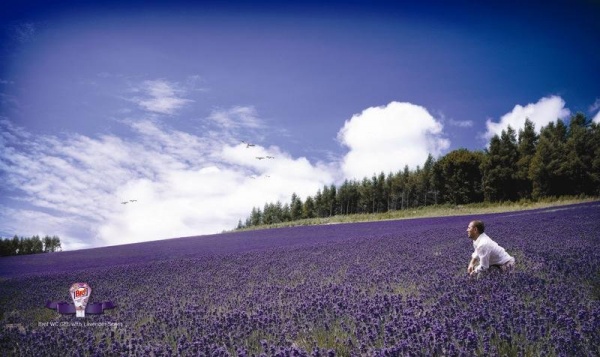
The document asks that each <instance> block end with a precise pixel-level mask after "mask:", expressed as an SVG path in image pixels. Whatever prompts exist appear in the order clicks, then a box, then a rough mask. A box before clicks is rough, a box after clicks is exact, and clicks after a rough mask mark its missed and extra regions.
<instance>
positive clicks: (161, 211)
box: [0, 1, 600, 249]
mask: <svg viewBox="0 0 600 357" xmlns="http://www.w3.org/2000/svg"><path fill="white" fill-rule="evenodd" d="M448 3H449V2H391V1H389V2H387V1H345V2H344V1H332V2H312V1H311V2H292V3H283V2H276V1H272V2H267V1H257V2H251V3H249V2H242V1H229V2H217V1H214V2H202V1H200V2H197V3H193V2H182V1H172V2H168V4H167V3H166V2H164V3H162V2H158V1H154V2H152V1H151V2H141V1H140V2H135V1H134V2H131V1H129V2H128V1H118V2H117V1H114V2H112V1H102V2H99V1H98V2H94V1H85V2H84V1H79V2H76V1H70V2H69V1H67V2H63V3H62V4H61V5H54V4H52V5H48V4H47V3H46V2H39V3H37V2H31V1H25V2H23V1H21V2H16V1H15V2H13V1H8V2H3V3H2V5H0V20H1V21H0V23H1V24H2V25H0V126H1V134H0V135H1V136H0V138H1V141H0V145H2V148H1V149H2V152H1V153H0V175H1V179H2V181H3V184H2V186H1V187H0V236H3V237H9V236H12V235H14V234H18V235H22V236H31V235H34V234H40V235H45V234H49V235H58V236H60V237H61V240H62V241H63V246H64V247H65V248H66V249H79V248H86V247H95V246H105V245H114V244H124V243H131V242H139V241H146V240H156V239H165V238H173V237H179V236H189V235H199V234H209V233H216V232H220V231H222V230H227V229H232V228H233V227H235V225H236V224H237V221H238V220H239V219H245V218H246V217H247V216H248V214H249V212H250V210H251V209H252V207H261V208H262V207H263V206H264V204H265V203H266V202H275V201H277V200H280V201H282V202H289V199H290V197H291V194H292V193H294V192H295V193H297V194H299V195H300V196H301V197H306V196H307V195H314V193H316V191H317V190H318V189H319V188H322V187H323V185H330V184H332V183H333V184H340V183H341V182H343V180H344V179H346V178H349V179H351V178H359V179H362V178H363V177H364V176H371V175H372V174H373V173H379V172H382V171H383V172H386V173H388V172H396V171H398V170H401V169H403V168H404V166H405V165H408V166H409V167H410V168H412V169H414V168H416V166H417V165H422V164H423V163H424V161H425V159H426V157H427V155H428V153H431V154H433V155H434V156H435V157H439V156H442V155H444V154H446V153H448V152H449V151H451V150H454V149H458V148H461V147H465V148H468V149H470V150H481V149H484V148H485V146H486V144H487V142H488V140H489V138H490V137H491V136H492V135H494V134H496V133H499V132H500V131H501V130H503V129H505V128H506V127H507V126H508V125H509V124H510V125H512V126H513V127H514V128H520V127H521V126H522V124H523V122H524V120H525V118H527V117H529V118H530V119H531V120H533V121H534V123H535V124H536V128H537V129H539V128H540V127H542V126H544V125H546V124H547V123H549V122H551V121H555V120H556V119H558V118H565V119H566V118H568V117H569V116H570V114H573V113H576V112H583V113H584V114H586V115H587V116H589V117H590V118H594V120H596V121H600V116H599V115H598V112H599V109H600V75H599V74H600V72H599V71H598V68H599V64H600V49H599V48H598V45H597V44H598V43H599V40H600V38H599V37H600V36H599V35H598V34H600V25H599V22H598V21H597V18H594V16H595V14H598V13H600V11H599V10H600V4H598V2H594V1H575V2H568V5H566V4H567V2H556V1H554V2H527V4H519V3H518V2H511V1H501V2H500V1H491V2H485V3H482V4H469V3H468V2H462V1H460V2H452V3H451V4H448ZM242 141H245V142H250V143H252V144H254V146H250V147H248V146H247V145H245V144H244V143H242ZM267 156H270V157H273V158H268V159H267V158H266V159H262V160H259V159H257V157H267ZM130 200H135V201H134V202H131V201H130ZM122 202H128V203H127V204H123V203H122Z"/></svg>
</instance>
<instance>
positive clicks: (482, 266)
mask: <svg viewBox="0 0 600 357" xmlns="http://www.w3.org/2000/svg"><path fill="white" fill-rule="evenodd" d="M474 254H477V256H478V257H479V265H478V266H477V268H475V270H473V273H472V274H475V273H479V272H480V271H484V270H487V269H488V268H489V267H490V254H491V248H490V247H489V246H488V245H483V246H480V247H478V248H477V249H476V251H475V253H474Z"/></svg>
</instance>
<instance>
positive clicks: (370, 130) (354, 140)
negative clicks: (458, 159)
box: [338, 102, 450, 179]
mask: <svg viewBox="0 0 600 357" xmlns="http://www.w3.org/2000/svg"><path fill="white" fill-rule="evenodd" d="M442 129H443V126H442V124H441V123H440V121H438V120H436V119H435V118H434V117H433V116H431V114H429V112H428V111H427V110H426V109H425V108H423V107H421V106H418V105H414V104H411V103H399V102H391V103H389V104H388V105H386V106H381V107H371V108H368V109H365V110H364V111H363V112H362V113H360V114H356V115H354V116H352V118H351V119H350V120H348V121H346V123H345V124H344V127H343V128H342V129H341V130H340V131H339V132H338V140H339V141H340V142H341V143H342V144H343V145H345V146H347V147H348V148H349V151H348V153H347V154H346V155H345V156H344V158H343V160H342V163H341V168H342V171H343V174H344V176H345V177H346V178H356V179H361V178H363V177H365V176H367V177H368V176H371V175H373V174H377V173H379V172H382V171H383V172H386V173H387V172H396V171H398V170H401V169H403V168H404V166H405V165H408V166H409V167H410V168H412V169H414V168H416V166H417V165H423V163H424V162H425V160H426V159H427V156H428V154H430V153H431V154H432V155H433V156H438V155H440V154H441V153H442V152H443V151H444V150H446V149H448V147H449V146H450V142H449V141H448V139H446V138H444V136H443V132H442Z"/></svg>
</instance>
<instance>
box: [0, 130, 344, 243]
mask: <svg viewBox="0 0 600 357" xmlns="http://www.w3.org/2000/svg"><path fill="white" fill-rule="evenodd" d="M122 123H123V124H125V125H128V127H129V128H130V129H131V132H132V135H131V136H130V137H128V139H127V140H125V139H123V138H120V137H116V136H112V135H104V136H99V137H89V136H84V135H68V136H64V137H57V136H32V135H30V134H28V133H27V132H26V131H24V130H23V129H21V128H18V127H15V126H14V125H12V124H11V123H10V122H9V121H6V120H4V121H2V122H1V126H2V134H1V136H0V138H2V140H1V141H0V146H2V150H1V153H0V172H1V173H2V178H3V180H4V182H5V183H6V184H7V186H10V188H11V189H12V190H13V191H12V194H11V195H10V197H5V198H3V202H4V201H8V200H11V201H14V202H13V203H15V202H16V203H19V202H20V204H21V205H25V206H27V207H28V208H27V209H17V208H13V209H8V208H7V209H4V210H1V211H0V231H2V232H6V233H7V234H9V235H12V234H19V235H23V236H30V235H34V234H49V235H59V236H60V237H61V241H63V244H64V248H65V249H77V248H82V247H92V246H103V245H115V244H124V243H133V242H141V241H148V240H155V239H164V238H172V237H178V236H190V235H201V234H209V233H218V232H221V231H223V230H228V229H233V228H234V227H235V226H236V224H237V222H238V220H239V219H245V218H246V217H247V216H248V215H249V213H250V211H251V209H252V207H261V208H262V206H263V205H264V204H265V203H266V202H275V201H278V200H279V201H281V202H282V203H283V202H288V201H289V199H290V197H291V195H292V193H294V192H295V193H297V194H298V195H299V196H301V197H306V196H307V195H312V194H314V193H315V192H316V190H317V189H319V188H321V187H322V186H323V185H325V184H330V183H331V182H332V180H333V177H332V174H331V172H330V171H329V170H328V169H327V168H326V167H323V166H321V165H314V164H311V163H310V162H309V161H308V160H306V159H305V158H292V157H291V156H290V155H289V154H287V153H285V152H283V151H281V150H280V149H279V148H278V147H262V146H259V145H257V146H254V147H250V148H248V147H246V145H243V144H242V143H241V142H239V143H236V144H235V145H234V146H232V145H230V144H229V143H228V142H226V140H224V139H220V138H218V137H213V136H197V135H193V134H190V133H184V132H181V131H178V130H174V129H172V128H169V127H166V126H164V125H160V124H158V123H156V122H153V121H150V120H139V121H125V122H122ZM25 138H27V140H25ZM257 156H265V157H266V156H272V157H274V159H263V160H258V159H256V157H257ZM129 200H136V201H135V202H130V201H129ZM121 202H128V203H127V204H122V203H121ZM3 204H4V205H6V203H5V202H4V203H3ZM17 206H18V205H17ZM0 207H2V206H0ZM7 207H8V206H7ZM31 222H35V224H32V223H31ZM84 237H85V240H84Z"/></svg>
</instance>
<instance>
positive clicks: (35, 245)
mask: <svg viewBox="0 0 600 357" xmlns="http://www.w3.org/2000/svg"><path fill="white" fill-rule="evenodd" d="M60 250H62V247H61V245H60V238H58V237H57V236H52V237H50V236H45V237H44V238H40V236H37V235H35V236H33V237H20V238H19V237H18V236H17V235H15V236H14V237H12V238H2V239H0V256H3V257H5V256H9V255H25V254H38V253H50V252H58V251H60Z"/></svg>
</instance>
